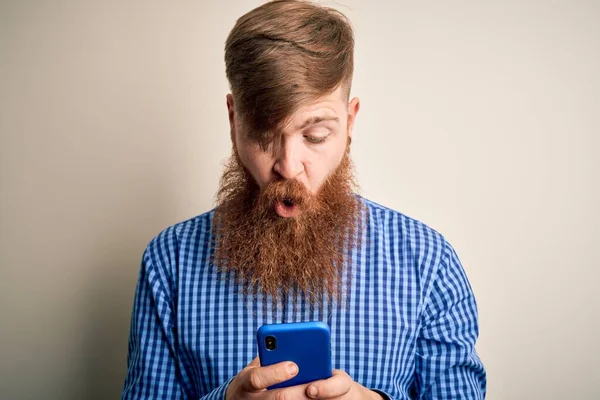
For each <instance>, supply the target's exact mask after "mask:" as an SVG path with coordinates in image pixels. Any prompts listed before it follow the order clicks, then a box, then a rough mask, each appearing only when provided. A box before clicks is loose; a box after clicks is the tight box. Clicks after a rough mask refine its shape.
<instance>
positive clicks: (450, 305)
mask: <svg viewBox="0 0 600 400" xmlns="http://www.w3.org/2000/svg"><path fill="white" fill-rule="evenodd" d="M477 319H478V316H477V305H476V303H475V297H474V295H473V291H472V289H471V286H470V284H469V282H468V279H467V276H466V274H465V271H464V269H463V267H462V265H461V263H460V261H459V259H458V256H457V255H456V252H455V251H454V249H453V248H452V247H451V246H450V245H449V244H446V248H445V252H444V255H443V258H442V261H441V263H440V266H439V269H438V270H437V276H436V278H435V279H434V281H433V283H432V287H431V290H430V292H429V294H428V297H427V300H426V303H425V307H424V311H423V314H422V317H421V329H420V332H419V337H418V339H417V354H416V377H415V383H414V390H415V392H416V393H415V394H416V397H417V398H419V399H484V398H485V393H486V373H485V369H484V366H483V364H482V362H481V360H480V359H479V357H478V355H477V353H476V351H475V342H476V340H477V337H478V335H479V326H478V321H477Z"/></svg>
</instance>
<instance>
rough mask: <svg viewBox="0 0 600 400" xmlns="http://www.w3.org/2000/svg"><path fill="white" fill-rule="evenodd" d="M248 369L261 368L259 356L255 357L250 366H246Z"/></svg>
mask: <svg viewBox="0 0 600 400" xmlns="http://www.w3.org/2000/svg"><path fill="white" fill-rule="evenodd" d="M248 367H260V358H258V356H256V357H254V360H252V361H250V364H248V365H246V368H248Z"/></svg>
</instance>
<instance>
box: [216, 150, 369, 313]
mask: <svg viewBox="0 0 600 400" xmlns="http://www.w3.org/2000/svg"><path fill="white" fill-rule="evenodd" d="M355 187H356V185H355V181H354V174H353V168H352V163H351V161H350V157H349V155H348V152H346V154H345V155H344V158H343V160H342V162H341V163H340V165H339V166H338V168H337V169H336V170H335V171H334V172H333V173H332V174H331V175H330V176H329V178H328V179H327V180H326V181H325V182H324V183H323V185H322V186H321V188H320V189H319V191H318V193H317V194H316V195H315V194H312V193H311V192H310V191H309V190H308V189H307V188H306V187H305V186H304V185H303V184H302V183H300V182H298V181H295V180H279V181H275V182H272V183H271V184H269V185H268V186H267V187H266V188H265V189H264V190H262V191H261V190H260V188H259V187H258V185H257V183H256V182H255V180H254V179H253V178H252V176H251V175H250V173H249V172H248V171H247V169H246V168H245V167H244V166H243V165H242V163H241V161H240V160H239V157H238V156H237V154H236V153H235V151H234V154H233V155H232V156H231V158H230V159H229V161H228V163H227V164H226V167H225V171H224V173H223V176H222V178H221V185H220V188H219V191H218V195H217V208H216V210H215V218H214V223H213V231H214V247H215V253H214V260H213V262H214V264H215V265H216V266H217V267H218V268H219V269H220V270H221V271H223V272H232V273H233V274H231V275H230V276H233V277H234V279H235V281H236V283H238V284H239V285H240V288H241V291H242V292H243V293H246V294H249V293H257V292H262V293H263V294H266V295H270V296H272V298H273V299H274V300H275V301H278V300H279V299H280V298H281V297H282V296H286V295H288V294H290V293H296V292H297V291H300V293H302V294H303V295H304V296H306V297H307V298H308V300H309V301H310V302H312V303H320V302H322V301H323V300H324V299H325V298H327V299H331V300H336V299H337V300H339V299H340V297H341V295H342V294H343V293H344V288H346V287H348V284H349V280H350V277H351V275H352V274H351V272H352V269H353V262H352V257H351V253H352V250H353V249H354V248H356V247H357V246H360V244H361V234H360V231H361V226H362V222H361V221H362V216H361V210H362V207H363V206H362V203H361V202H360V200H359V199H358V198H357V197H356V196H355V194H354V189H355ZM284 200H286V201H292V202H293V204H295V206H296V207H300V214H299V215H297V216H295V217H292V218H282V217H280V216H278V215H277V214H276V212H275V211H274V208H275V203H276V202H281V201H284Z"/></svg>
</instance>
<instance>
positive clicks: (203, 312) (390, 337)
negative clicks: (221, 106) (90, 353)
mask: <svg viewBox="0 0 600 400" xmlns="http://www.w3.org/2000/svg"><path fill="white" fill-rule="evenodd" d="M361 201H363V202H364V204H365V205H366V206H367V207H366V212H365V216H366V218H367V222H366V225H365V229H364V230H363V232H362V234H363V238H364V239H365V240H364V241H363V242H364V245H363V246H362V247H361V248H357V249H355V250H354V251H353V257H355V261H356V264H355V267H354V273H353V274H354V275H353V277H352V279H351V281H350V282H351V283H350V284H351V287H350V290H349V291H348V294H347V297H346V299H345V300H344V302H345V305H344V304H340V305H337V303H328V302H327V301H325V302H323V304H322V305H320V306H319V307H313V306H311V305H310V304H309V302H308V301H306V299H304V298H303V296H301V295H298V296H296V297H295V298H293V299H292V298H291V297H292V296H288V298H287V299H286V302H287V304H283V306H280V307H274V306H273V304H272V303H271V299H270V298H269V297H267V296H265V297H262V296H261V295H260V294H259V295H258V296H257V297H252V296H244V295H242V294H239V293H238V292H239V290H238V288H236V284H235V283H234V282H232V281H230V280H228V279H223V276H222V273H220V272H218V271H217V269H216V268H215V267H214V266H213V265H212V264H211V261H210V257H211V252H212V245H211V241H212V236H211V231H212V226H211V225H212V219H213V215H214V211H211V212H208V213H205V214H202V215H200V216H198V217H195V218H192V219H190V220H187V221H184V222H181V223H178V224H176V225H173V226H171V227H169V228H167V229H165V230H164V231H162V232H161V233H160V234H158V235H157V236H156V237H155V238H154V239H153V240H152V241H151V242H150V243H149V244H148V246H147V248H146V250H145V252H144V255H143V259H142V266H141V271H140V276H139V281H138V284H137V289H136V293H135V300H134V306H133V314H132V319H131V332H130V338H129V355H128V359H127V377H126V379H125V385H124V389H123V399H180V398H184V399H198V398H202V399H223V398H224V397H225V392H226V390H227V387H228V385H229V383H230V382H231V380H232V379H233V377H234V376H235V375H236V374H237V373H238V372H239V371H240V370H241V369H243V368H244V367H245V366H246V365H247V364H248V363H249V362H250V361H251V360H252V359H253V358H254V357H256V355H257V346H256V330H257V329H258V328H259V327H260V326H261V325H263V324H268V323H277V322H295V321H324V322H326V323H327V324H329V326H330V327H331V355H332V363H333V367H334V368H335V369H341V370H343V371H346V372H347V373H348V374H349V375H350V376H351V377H352V378H353V379H354V380H355V381H356V382H358V383H360V384H361V385H363V386H365V387H367V388H370V389H373V390H376V391H378V392H379V393H381V394H382V395H384V396H387V397H389V398H391V399H410V398H419V399H481V398H484V397H485V390H486V374H485V370H484V367H483V364H482V363H481V361H480V359H479V357H478V356H477V354H476V352H475V348H474V345H475V341H476V339H477V336H478V323H477V306H476V304H475V298H474V296H473V292H472V290H471V287H470V285H469V282H468V280H467V277H466V275H465V272H464V270H463V268H462V266H461V264H460V261H459V259H458V257H457V255H456V253H455V251H454V250H453V248H452V247H451V246H450V245H449V244H448V242H446V240H445V239H444V237H443V236H441V235H440V234H439V233H437V232H436V231H434V230H432V229H431V228H429V227H427V226H426V225H424V224H423V223H420V222H418V221H416V220H414V219H411V218H409V217H407V216H405V215H403V214H401V213H398V212H396V211H393V210H390V209H388V208H385V207H383V206H380V205H378V204H375V203H373V202H371V201H369V200H366V199H364V198H361Z"/></svg>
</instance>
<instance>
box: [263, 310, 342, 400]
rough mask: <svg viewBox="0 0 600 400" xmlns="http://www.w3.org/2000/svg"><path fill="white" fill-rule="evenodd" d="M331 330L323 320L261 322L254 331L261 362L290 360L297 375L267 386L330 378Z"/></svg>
mask: <svg viewBox="0 0 600 400" xmlns="http://www.w3.org/2000/svg"><path fill="white" fill-rule="evenodd" d="M330 337H331V334H330V330H329V326H328V325H327V324H325V323H324V322H320V321H315V322H291V323H285V324H269V325H263V326H261V327H260V328H259V329H258V332H257V333H256V340H257V344H258V355H259V357H260V364H261V366H267V365H272V364H277V363H279V362H282V361H292V362H294V363H296V365H298V375H296V376H295V377H294V378H292V379H290V380H289V381H285V382H282V383H279V384H277V385H274V386H271V387H269V389H276V388H283V387H288V386H294V385H301V384H303V383H309V382H313V381H317V380H320V379H327V378H331V374H332V366H331V339H330Z"/></svg>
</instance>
